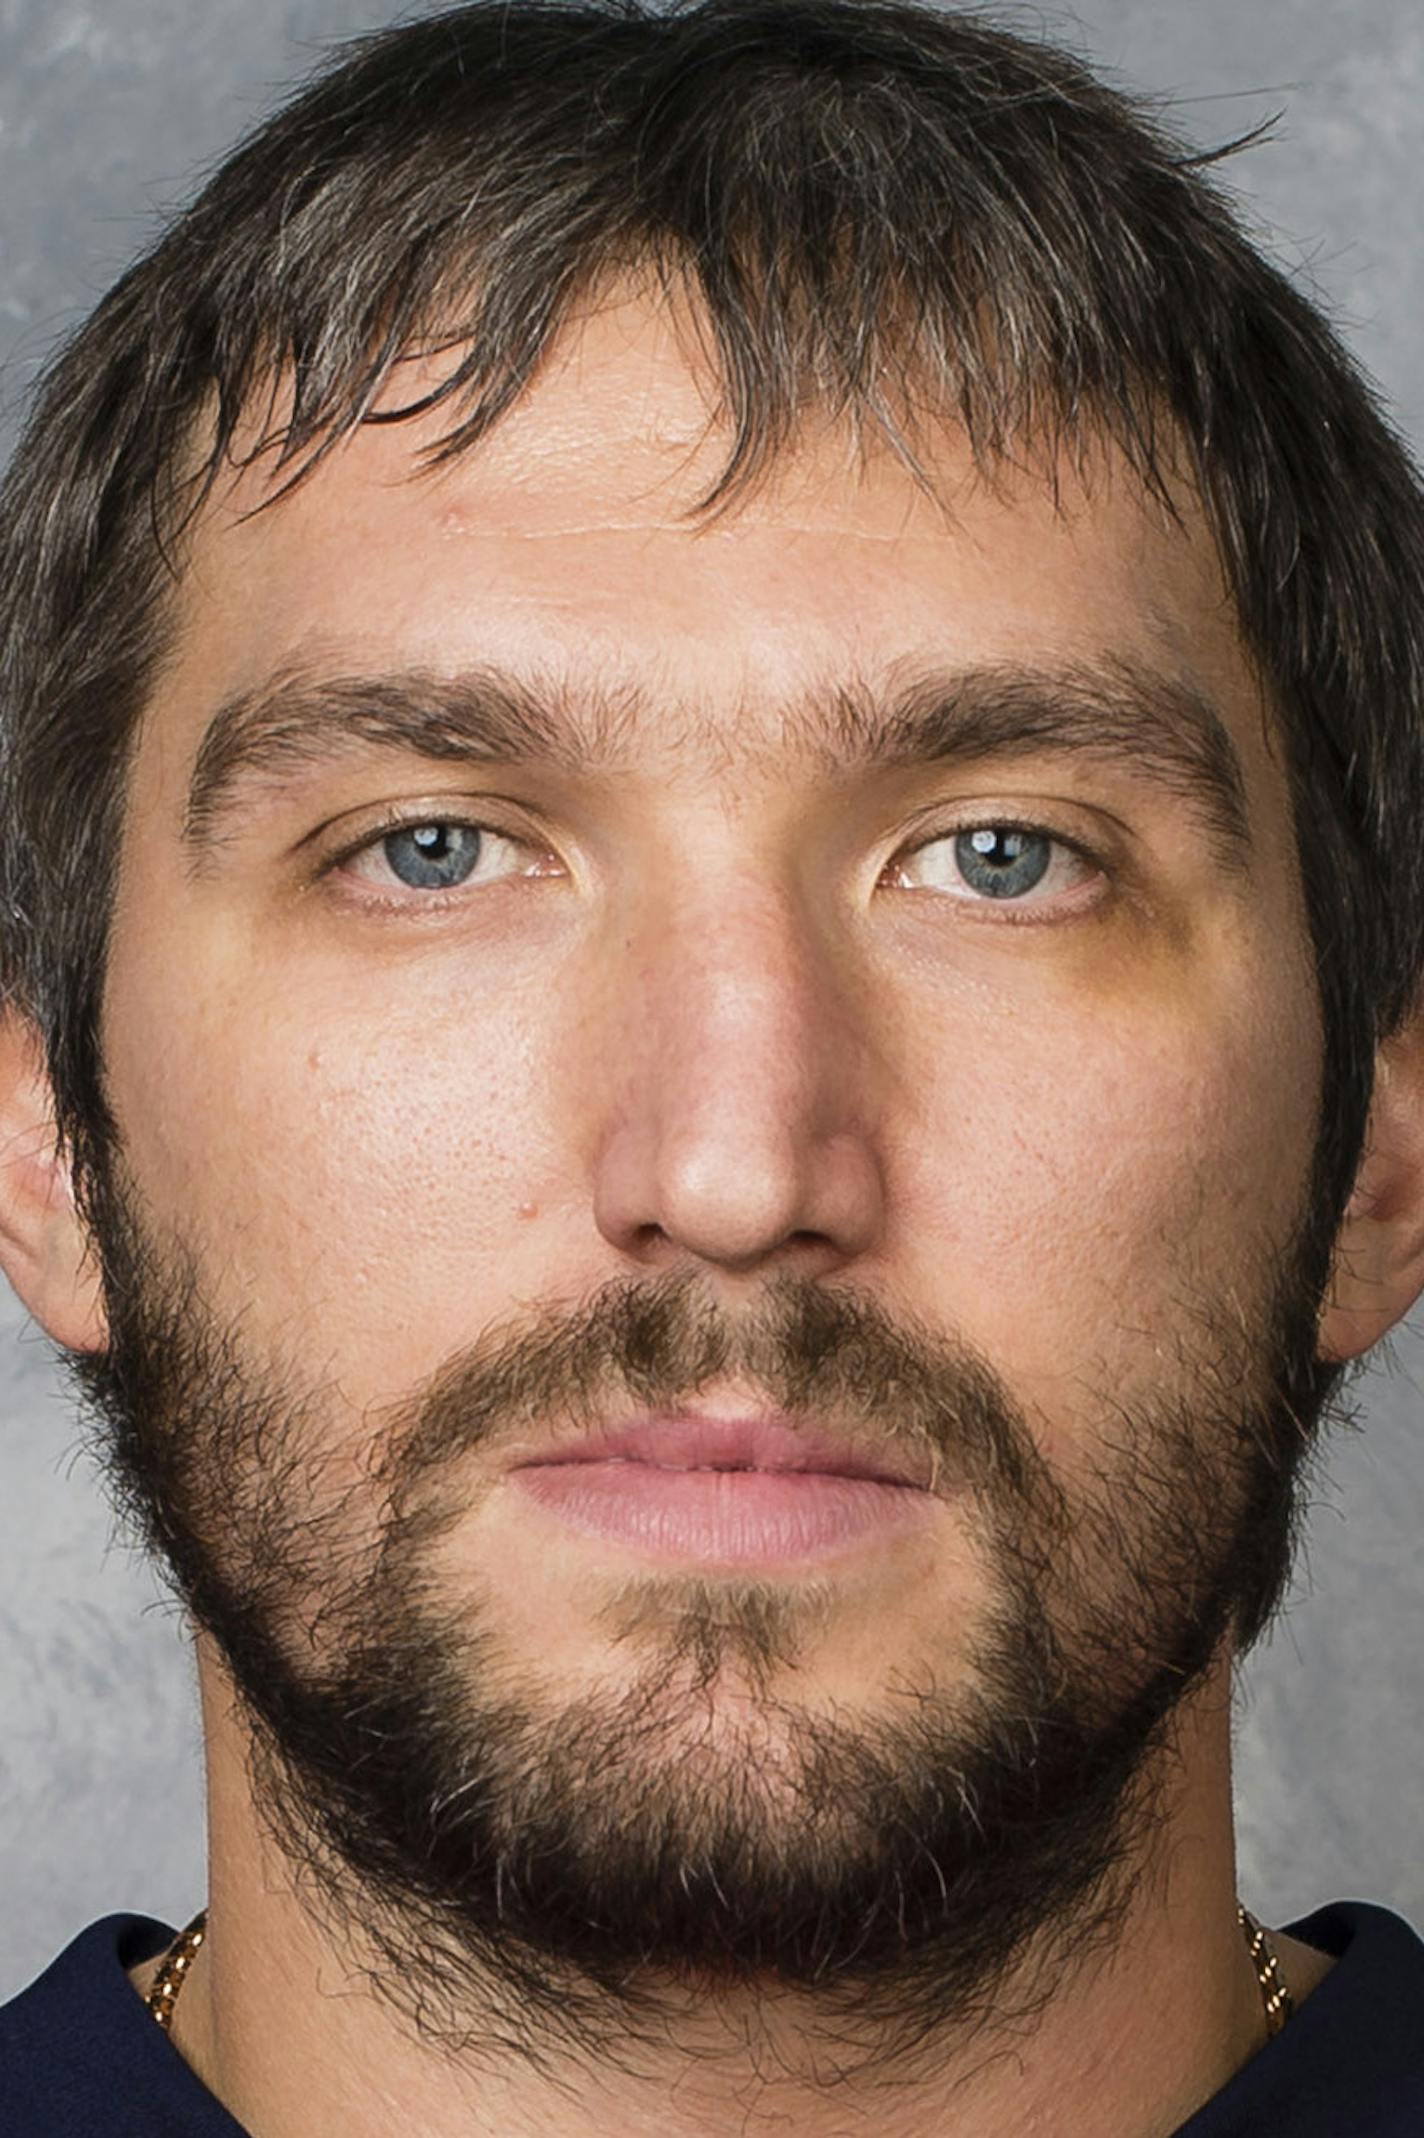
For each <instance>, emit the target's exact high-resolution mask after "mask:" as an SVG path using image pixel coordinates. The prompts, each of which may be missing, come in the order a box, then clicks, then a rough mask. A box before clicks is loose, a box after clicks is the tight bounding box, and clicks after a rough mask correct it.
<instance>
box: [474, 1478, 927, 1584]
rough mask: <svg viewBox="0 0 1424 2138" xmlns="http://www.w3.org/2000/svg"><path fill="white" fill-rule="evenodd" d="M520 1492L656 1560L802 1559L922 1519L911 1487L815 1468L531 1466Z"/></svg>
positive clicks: (571, 1522)
mask: <svg viewBox="0 0 1424 2138" xmlns="http://www.w3.org/2000/svg"><path fill="white" fill-rule="evenodd" d="M511 1475H512V1477H513V1478H514V1480H515V1482H516V1483H517V1484H518V1485H519V1487H520V1489H521V1491H524V1492H527V1493H528V1494H529V1496H530V1498H531V1499H533V1500H535V1501H537V1502H538V1504H539V1505H540V1506H541V1507H544V1508H546V1509H547V1510H548V1511H549V1513H551V1514H554V1515H557V1516H558V1517H559V1519H560V1520H561V1521H563V1522H566V1523H567V1524H568V1526H569V1528H570V1529H576V1530H581V1531H582V1532H583V1533H584V1535H585V1536H594V1537H609V1538H612V1539H614V1540H615V1541H616V1542H618V1543H620V1544H633V1545H636V1546H637V1547H638V1548H639V1549H640V1550H642V1551H645V1552H650V1553H652V1554H653V1555H655V1556H656V1557H658V1558H664V1559H703V1560H709V1559H710V1560H718V1561H720V1562H722V1563H723V1564H725V1565H732V1566H747V1565H752V1564H756V1563H764V1562H766V1561H770V1560H785V1559H806V1558H812V1557H816V1556H821V1555H825V1554H828V1553H832V1552H835V1551H838V1550H843V1549H845V1548H846V1547H847V1546H849V1545H854V1544H861V1543H867V1542H873V1541H875V1540H876V1539H880V1538H888V1537H889V1536H891V1535H893V1534H894V1533H895V1532H896V1531H899V1530H904V1529H907V1528H910V1527H913V1526H914V1525H915V1524H917V1523H921V1522H923V1521H924V1519H925V1517H926V1515H927V1514H928V1512H929V1511H930V1508H931V1507H932V1505H933V1504H934V1503H933V1500H932V1497H931V1495H930V1494H929V1493H928V1492H921V1491H919V1490H918V1489H917V1488H916V1487H915V1486H913V1485H891V1484H879V1483H877V1482H876V1481H875V1480H874V1479H873V1478H865V1477H833V1476H831V1475H829V1474H828V1473H827V1472H826V1471H824V1470H665V1469H661V1468H659V1466H658V1465H657V1464H656V1463H647V1462H628V1461H608V1462H561V1463H531V1464H528V1465H526V1466H525V1467H524V1468H522V1469H518V1470H515V1471H513V1472H512V1473H511Z"/></svg>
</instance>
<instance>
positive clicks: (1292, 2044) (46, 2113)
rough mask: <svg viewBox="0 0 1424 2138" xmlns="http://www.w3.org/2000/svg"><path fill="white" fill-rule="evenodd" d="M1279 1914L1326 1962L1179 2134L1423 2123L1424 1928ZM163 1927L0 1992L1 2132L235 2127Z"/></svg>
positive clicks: (189, 2133)
mask: <svg viewBox="0 0 1424 2138" xmlns="http://www.w3.org/2000/svg"><path fill="white" fill-rule="evenodd" d="M1285 1927H1286V1931H1287V1933H1288V1935H1289V1936H1291V1937H1295V1938H1299V1939H1301V1941H1302V1942H1303V1943H1304V1944H1306V1945H1316V1946H1319V1947H1320V1948H1321V1950H1323V1951H1325V1952H1331V1953H1335V1954H1336V1955H1337V1956H1338V1958H1337V1964H1336V1965H1335V1966H1334V1967H1333V1968H1332V1969H1331V1970H1330V1973H1329V1974H1328V1975H1327V1976H1326V1977H1325V1979H1324V1981H1323V1982H1321V1983H1320V1984H1319V1985H1318V1986H1317V1987H1316V1988H1315V1989H1314V1990H1312V1991H1311V1994H1310V1996H1309V1997H1308V1998H1307V1999H1306V2000H1305V2002H1304V2004H1302V2005H1301V2006H1300V2007H1299V2009H1298V2010H1297V2011H1296V2012H1295V2014H1294V2016H1293V2017H1292V2018H1291V2019H1290V2020H1289V2021H1288V2022H1287V2024H1286V2026H1285V2027H1284V2028H1283V2029H1282V2030H1281V2032H1280V2033H1279V2034H1278V2035H1277V2036H1276V2037H1275V2039H1274V2040H1273V2041H1271V2042H1268V2043H1267V2044H1266V2046H1265V2047H1264V2048H1263V2049H1261V2050H1260V2051H1259V2052H1258V2054H1257V2055H1255V2056H1253V2057H1252V2058H1251V2060H1250V2062H1249V2063H1248V2064H1245V2065H1243V2067H1242V2069H1241V2070H1240V2071H1238V2072H1237V2074H1236V2076H1235V2078H1233V2079H1231V2080H1230V2081H1228V2083H1227V2084H1226V2085H1225V2086H1224V2087H1223V2088H1222V2089H1221V2091H1220V2093H1218V2094H1216V2095H1214V2096H1213V2098H1212V2099H1211V2100H1210V2101H1208V2102H1207V2104H1206V2106H1205V2107H1204V2108H1201V2109H1198V2111H1197V2113H1196V2114H1195V2115H1194V2116H1192V2117H1190V2118H1189V2119H1188V2120H1187V2122H1185V2123H1184V2124H1182V2125H1181V2127H1180V2128H1179V2130H1178V2131H1177V2133H1176V2138H1261V2133H1262V2132H1266V2131H1269V2132H1271V2133H1273V2134H1275V2133H1279V2138H1421V2134H1424V1939H1421V1938H1420V1937H1419V1936H1418V1934H1417V1933H1416V1932H1415V1931H1414V1930H1413V1929H1412V1928H1411V1927H1410V1925H1409V1924H1408V1923H1407V1922H1405V1920H1404V1918H1403V1917H1402V1916H1399V1915H1396V1914H1395V1913H1394V1911H1393V1910H1392V1909H1390V1908H1382V1907H1380V1906H1379V1905H1378V1904H1377V1903H1376V1902H1373V1901H1363V1900H1346V1901H1333V1902H1332V1903H1331V1904H1330V1905H1329V1906H1328V1907H1324V1908H1317V1909H1316V1910H1315V1913H1314V1914H1313V1915H1308V1916H1306V1917H1305V1918H1304V1920H1303V1921H1301V1922H1297V1923H1289V1924H1287V1925H1286V1926H1285ZM175 1935H176V1932H175V1931H174V1930H172V1929H170V1928H169V1926H168V1924H166V1923H160V1922H155V1921H154V1919H153V1917H152V1916H147V1915H106V1916H105V1917H104V1918H103V1920H102V1921H101V1922H97V1923H91V1924H90V1926H89V1928H88V1929H87V1930H85V1931H82V1932H81V1933H80V1935H79V1936H78V1937H77V1938H75V1940H74V1942H73V1943H72V1944H71V1945H69V1946H67V1947H66V1948H65V1950H64V1951H63V1952H62V1953H61V1954H60V1955H59V1957H58V1959H57V1960H54V1961H52V1962H51V1964H50V1965H49V1967H47V1968H46V1969H45V1971H44V1973H43V1974H42V1975H40V1976H39V1977H38V1978H37V1980H36V1981H34V1982H32V1983H31V1984H30V1986H29V1988H28V1989H26V1990H22V1991H21V1992H20V1995H19V1996H18V1997H16V1998H14V1999H12V2001H11V2002H10V2003H9V2004H7V2005H3V2006H0V2138H248V2134H247V2133H246V2132H244V2130H243V2128H242V2126H241V2124H239V2123H237V2122H235V2121H234V2119H233V2118H232V2117H231V2116H230V2115H229V2114H228V2112H227V2110H226V2109H225V2108H224V2107H222V2105H221V2103H220V2102H218V2101H216V2100H215V2099H214V2098H213V2096H212V2094H210V2093H209V2092H208V2089H207V2088H206V2086H204V2085H203V2084H202V2082H201V2081H200V2080H199V2079H197V2078H195V2076H194V2075H193V2073H192V2072H191V2071H190V2070H189V2069H188V2066H187V2065H186V2064H185V2063H184V2061H183V2059H182V2057H181V2056H180V2055H179V2054H178V2052H177V2050H176V2049H175V2048H174V2046H173V2044H172V2043H171V2042H170V2041H169V2039H168V2037H167V2035H166V2034H165V2033H164V2032H163V2030H162V2028H161V2027H159V2026H158V2025H157V2023H156V2022H155V2021H154V2020H153V2019H151V2018H150V2017H149V2014H148V2012H147V2011H146V2009H145V2008H144V2005H143V2003H142V2001H141V1999H140V1998H139V1997H137V1996H136V1995H135V1993H134V1989H133V1985H132V1984H131V1983H130V1982H129V1981H128V1979H127V1976H126V1974H125V1970H126V1969H127V1968H129V1967H132V1966H134V1965H135V1964H136V1963H137V1962H138V1961H140V1960H147V1959H153V1958H154V1957H156V1955H157V1954H158V1953H160V1952H162V1951H163V1949H164V1947H165V1946H167V1945H169V1944H171V1942H172V1940H173V1938H174V1936H175ZM318 2106H319V2104H318V2103H315V2102H314V2103H313V2109H314V2110H315V2109H316V2108H317V2107H318ZM1114 2138H1130V2134H1129V2133H1114Z"/></svg>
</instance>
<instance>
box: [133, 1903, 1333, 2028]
mask: <svg viewBox="0 0 1424 2138" xmlns="http://www.w3.org/2000/svg"><path fill="white" fill-rule="evenodd" d="M1236 1920H1237V1922H1238V1923H1239V1924H1240V1925H1241V1929H1242V1933H1243V1935H1244V1937H1245V1939H1246V1950H1247V1952H1248V1953H1249V1954H1250V1955H1251V1965H1252V1966H1253V1967H1254V1968H1255V1970H1256V1980H1257V1982H1258V1983H1259V1984H1260V1986H1261V2002H1262V2004H1263V2005H1264V2007H1265V2011H1266V2038H1267V2040H1268V2041H1269V2040H1270V2039H1271V2037H1272V2036H1273V2035H1276V2034H1279V2033H1280V2031H1281V2028H1282V2027H1283V2026H1284V2025H1285V2023H1286V2021H1287V2020H1288V2019H1289V2018H1290V2016H1291V2013H1292V2012H1293V2011H1294V2009H1295V2004H1294V2000H1293V1999H1292V1997H1291V1993H1290V1990H1289V1989H1288V1988H1287V1986H1286V1978H1285V1976H1284V1975H1283V1974H1282V1973H1281V1963H1280V1961H1279V1960H1278V1959H1277V1957H1276V1949H1275V1947H1274V1945H1272V1943H1271V1940H1270V1938H1269V1937H1268V1936H1267V1934H1266V1932H1265V1931H1264V1930H1263V1929H1262V1927H1261V1925H1260V1924H1259V1923H1258V1922H1257V1920H1256V1918H1255V1916H1254V1915H1252V1914H1251V1912H1250V1910H1249V1909H1247V1908H1243V1907H1242V1905H1241V1903H1240V1901H1239V1900H1238V1901H1237V1903H1236ZM207 1934H208V1911H207V1909H206V1908H200V1909H199V1911H198V1913H197V1914H196V1915H195V1916H194V1917H193V1920H192V1922H191V1923H189V1925H188V1927H187V1929H186V1930H180V1931H179V1933H178V1935H177V1937H176V1938H175V1939H174V1940H173V1943H172V1944H171V1945H170V1946H169V1948H168V1950H167V1952H166V1953H165V1954H164V1955H163V1965H162V1966H161V1967H160V1968H159V1970H158V1974H157V1976H156V1977H155V1979H154V1984H153V1988H152V1989H151V1990H150V1991H149V1993H148V1996H147V1997H146V1998H145V1999H144V2002H145V2003H146V2004H147V2006H148V2009H149V2010H150V2012H152V2014H153V2016H154V2018H155V2019H156V2020H157V2021H158V2024H159V2025H160V2026H161V2027H162V2028H163V2029H164V2030H165V2032H166V2031H167V2030H168V2029H170V2028H171V2027H172V2025H173V2007H174V2005H175V2004H176V2003H177V2002H178V1992H179V1990H181V1989H182V1987H183V1984H184V1982H185V1981H186V1980H187V1976H188V1970H189V1968H190V1967H191V1966H192V1964H193V1961H194V1959H195V1958H196V1957H197V1952H198V1948H199V1946H200V1945H201V1944H202V1942H203V1939H204V1938H205V1937H206V1936H207Z"/></svg>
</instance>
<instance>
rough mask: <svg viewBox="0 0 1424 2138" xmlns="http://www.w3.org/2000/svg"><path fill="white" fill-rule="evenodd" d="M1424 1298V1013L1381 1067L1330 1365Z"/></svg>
mask: <svg viewBox="0 0 1424 2138" xmlns="http://www.w3.org/2000/svg"><path fill="white" fill-rule="evenodd" d="M1421 1292H1424V1011H1421V1012H1420V1013H1419V1014H1417V1015H1416V1016H1415V1017H1414V1018H1412V1019H1411V1021H1410V1023H1409V1024H1408V1025H1406V1026H1405V1028H1404V1030H1403V1031H1402V1032H1400V1033H1399V1034H1397V1035H1396V1037H1395V1038H1394V1039H1391V1040H1387V1041H1386V1042H1385V1044H1384V1046H1383V1047H1381V1049H1380V1051H1379V1056H1378V1059H1377V1061H1376V1064H1375V1090H1374V1097H1373V1099H1372V1101H1371V1104H1370V1122H1369V1129H1368V1132H1367V1134H1366V1137H1365V1154H1364V1157H1363V1159H1362V1160H1361V1163H1360V1170H1359V1172H1358V1173H1357V1175H1356V1177H1355V1187H1354V1192H1353V1194H1352V1195H1351V1197H1350V1200H1349V1203H1348V1204H1347V1206H1346V1210H1345V1216H1344V1218H1343V1220H1342V1222H1341V1226H1340V1231H1339V1234H1338V1235H1337V1238H1336V1242H1335V1264H1334V1269H1333V1272H1332V1275H1331V1281H1330V1291H1329V1295H1328V1298H1327V1301H1326V1305H1325V1308H1324V1311H1323V1312H1322V1314H1321V1317H1320V1339H1319V1351H1320V1356H1321V1358H1322V1359H1326V1360H1335V1361H1339V1362H1343V1361H1344V1360H1346V1359H1353V1358H1358V1357H1359V1356H1360V1354H1361V1353H1362V1352H1364V1351H1368V1350H1369V1348H1370V1346H1371V1344H1375V1343H1378V1342H1379V1339H1380V1338H1381V1337H1382V1336H1384V1335H1385V1334H1387V1332H1388V1331H1389V1330H1390V1329H1392V1328H1393V1327H1394V1325H1395V1323H1396V1322H1397V1321H1399V1320H1400V1319H1401V1317H1402V1316H1403V1315H1405V1314H1407V1313H1408V1311H1409V1309H1410V1308H1411V1307H1412V1306H1413V1304H1414V1302H1415V1300H1416V1299H1417V1298H1418V1297H1419V1295H1420V1293H1421Z"/></svg>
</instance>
